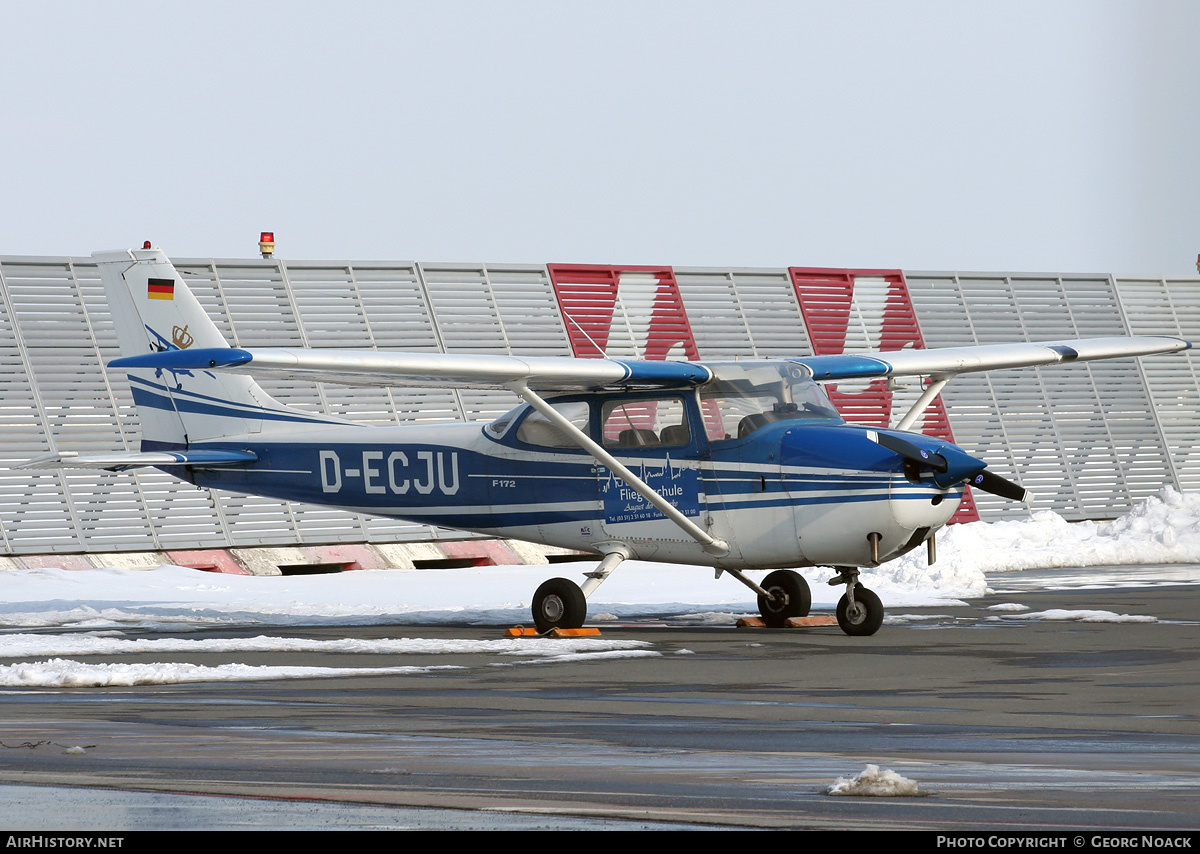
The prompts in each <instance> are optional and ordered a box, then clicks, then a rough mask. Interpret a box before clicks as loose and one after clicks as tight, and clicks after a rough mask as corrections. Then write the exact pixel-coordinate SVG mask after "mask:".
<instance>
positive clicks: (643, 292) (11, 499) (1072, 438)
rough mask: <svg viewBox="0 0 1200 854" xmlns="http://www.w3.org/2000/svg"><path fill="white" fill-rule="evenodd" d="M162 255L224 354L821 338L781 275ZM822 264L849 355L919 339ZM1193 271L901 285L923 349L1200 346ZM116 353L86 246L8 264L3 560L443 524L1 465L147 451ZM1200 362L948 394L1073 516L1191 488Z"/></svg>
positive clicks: (272, 387) (364, 398)
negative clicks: (1149, 340) (225, 347)
mask: <svg viewBox="0 0 1200 854" xmlns="http://www.w3.org/2000/svg"><path fill="white" fill-rule="evenodd" d="M176 266H177V269H179V271H180V273H181V275H183V276H184V277H185V279H186V280H187V281H188V283H189V285H190V287H191V288H192V290H193V292H194V293H195V294H196V296H197V298H198V299H199V300H200V302H201V304H202V305H203V306H204V307H205V309H206V311H207V312H208V313H209V315H210V316H211V317H212V318H213V319H214V321H215V322H216V323H217V326H218V328H219V329H221V331H222V332H223V333H224V334H225V335H226V337H227V338H228V339H229V340H230V342H231V343H232V344H234V345H235V346H246V347H255V346H311V347H371V346H374V347H378V348H381V349H389V350H399V351H408V352H423V351H424V352H438V351H441V350H443V349H446V350H456V351H458V352H504V353H513V354H517V355H522V354H525V355H568V354H570V353H572V352H580V353H582V354H585V355H595V354H596V350H597V348H596V347H595V346H591V344H590V342H589V338H588V335H583V334H581V331H580V330H581V327H582V328H583V329H584V330H588V329H590V330H591V332H590V334H591V335H593V336H595V337H596V338H597V339H598V340H599V341H600V345H601V346H600V349H603V348H605V347H607V348H608V349H609V352H610V354H611V355H614V356H626V357H650V358H664V357H669V358H683V357H688V358H699V357H700V356H701V355H702V356H703V357H704V358H706V359H716V358H747V357H753V356H758V357H762V356H780V357H783V356H793V355H802V354H805V353H808V352H811V351H812V348H811V347H810V342H809V337H808V333H807V330H806V328H805V325H804V323H803V322H802V320H801V317H802V315H801V312H800V305H799V303H798V301H797V294H796V291H795V289H794V287H793V284H792V283H793V280H792V274H791V272H790V271H786V270H765V269H764V270H743V269H736V270H728V269H698V268H689V269H681V270H671V269H670V268H623V267H608V266H605V267H600V266H588V265H552V266H550V267H544V266H538V265H503V266H484V265H455V264H436V265H425V266H424V267H419V266H418V265H416V264H413V263H383V262H379V263H375V262H371V263H358V262H355V263H348V262H347V263H329V262H295V263H283V262H280V261H214V260H205V259H200V260H184V261H179V262H176ZM826 272H827V273H828V274H830V275H831V276H833V278H837V276H836V275H835V274H841V275H845V276H850V277H851V279H853V280H854V282H853V284H854V287H855V290H856V293H855V294H854V297H853V300H852V301H851V304H850V306H849V308H848V309H847V310H846V312H844V317H843V316H841V315H838V312H840V311H842V307H840V306H834V308H835V309H836V311H834V313H833V315H830V316H831V317H833V321H835V322H832V326H833V327H838V329H834V332H835V333H839V332H840V334H841V336H842V339H841V340H842V345H843V346H845V347H846V348H847V349H861V348H863V347H877V346H880V345H883V346H887V345H889V344H891V345H893V346H894V345H897V344H901V343H904V341H900V340H892V338H895V335H892V333H896V334H900V336H901V338H904V340H905V341H907V340H916V339H914V338H913V335H912V331H913V330H908V331H904V330H899V331H898V327H895V323H896V319H895V312H894V310H893V309H894V306H893V304H892V303H893V301H894V296H895V295H894V294H893V293H892V291H893V290H894V285H893V282H892V279H890V278H889V276H891V275H893V273H894V271H883V272H877V273H875V274H871V273H869V272H868V273H863V272H860V271H826ZM556 276H559V279H558V280H556V278H555V277H556ZM831 281H832V280H831ZM842 281H849V280H842ZM835 284H836V283H835ZM1198 285H1200V281H1198V280H1196V279H1194V278H1178V279H1153V278H1150V279H1122V280H1121V281H1119V282H1113V281H1112V280H1110V279H1108V278H1105V277H1101V276H1058V275H1041V276H1035V275H1016V274H1012V275H1005V274H950V273H916V274H910V275H908V276H907V289H908V293H909V295H910V298H911V302H912V306H913V311H915V317H916V318H917V319H919V321H920V322H919V327H918V326H914V329H915V331H916V335H917V336H923V338H924V341H925V344H926V346H929V347H938V346H956V345H966V344H974V343H1004V342H1009V341H1014V340H1038V339H1053V338H1066V337H1076V336H1078V337H1089V336H1102V335H1114V334H1115V335H1122V334H1149V335H1155V334H1175V335H1181V336H1183V337H1187V338H1191V339H1200V287H1198ZM834 301H835V302H836V300H834ZM560 305H561V310H560ZM826 313H827V314H828V312H826ZM902 313H903V312H902ZM911 313H912V312H911V311H910V314H911ZM889 318H890V320H889ZM813 320H814V330H816V332H817V334H819V335H826V336H828V334H829V329H828V328H826V327H830V322H826V321H829V320H830V318H829V317H824V318H823V319H822V316H818V315H814V318H813ZM885 321H886V322H885ZM889 323H890V324H891V325H890V326H889ZM876 327H878V328H876ZM884 327H888V328H887V329H886V330H885V328H884ZM893 327H895V328H893ZM1127 329H1128V333H1127V332H1126V330H1127ZM885 333H886V334H885ZM888 335H892V338H889V337H888ZM905 336H907V338H906V337H905ZM834 337H836V334H835V336H834ZM876 337H877V338H878V341H876V340H874V338H876ZM589 347H590V349H591V352H590V353H589V352H587V351H588V349H589ZM116 355H117V345H116V340H115V334H114V330H113V327H112V322H111V317H110V316H109V309H108V305H107V301H106V299H105V297H104V294H103V289H102V288H101V285H100V281H99V277H98V273H97V270H96V268H95V265H94V264H93V263H92V262H91V260H90V259H69V258H11V257H8V258H0V401H2V402H0V410H2V411H0V430H2V431H3V435H4V442H3V444H2V445H0V548H3V549H4V551H5V553H8V554H30V553H45V552H55V551H57V552H77V551H85V550H109V549H112V550H127V549H151V548H153V549H173V548H189V547H207V546H221V545H234V546H238V545H266V544H272V545H274V544H287V543H320V542H352V541H361V540H363V539H372V540H375V541H379V542H386V541H389V540H391V541H398V540H405V539H417V538H428V537H432V536H437V531H436V529H431V528H428V527H427V526H422V525H413V524H410V523H405V522H396V521H393V520H387V519H374V518H367V517H360V516H357V515H354V514H349V513H345V512H342V511H337V510H329V509H326V508H319V507H312V506H305V505H296V504H284V503H280V502H277V501H272V500H269V499H262V498H247V497H240V496H236V495H230V494H227V493H221V492H208V491H206V490H198V489H195V488H194V487H191V486H190V485H188V484H184V483H180V482H178V481H175V480H173V479H171V478H169V477H168V476H166V475H165V474H162V473H160V472H156V471H140V472H138V473H136V474H133V473H125V474H120V475H110V474H103V473H94V472H74V471H72V472H69V473H68V472H51V473H47V472H28V471H12V470H10V469H8V468H6V467H5V465H6V463H12V462H17V461H21V460H25V459H28V458H29V457H32V456H34V455H36V454H39V453H42V452H45V451H48V450H78V451H103V450H118V449H134V448H136V447H137V443H138V438H139V430H138V421H137V415H136V412H135V410H134V409H133V407H132V401H131V394H130V390H129V386H128V383H127V381H126V379H125V377H124V376H123V375H121V374H119V373H113V372H107V371H104V370H103V369H102V368H101V367H100V366H101V364H102V363H104V362H107V361H108V360H110V359H112V358H114V357H115V356H116ZM1196 359H1197V357H1196V356H1194V355H1191V354H1187V355H1175V356H1166V357H1158V358H1151V359H1144V360H1141V361H1140V362H1136V363H1135V362H1132V361H1113V362H1094V363H1089V364H1086V365H1077V366H1068V367H1061V368H1048V369H1042V370H1023V371H1002V372H995V373H992V374H980V375H967V376H962V377H959V378H957V379H956V380H955V381H954V382H952V383H951V384H950V386H949V387H948V388H947V389H946V391H945V392H944V395H943V397H944V398H945V400H946V401H947V404H948V406H949V412H950V418H951V420H952V422H953V426H954V429H955V440H956V441H957V442H958V443H959V444H961V445H963V447H965V448H966V449H967V450H968V451H971V452H973V453H976V454H977V455H979V456H981V457H983V458H984V459H987V460H988V461H989V462H990V463H991V465H992V467H993V468H994V470H996V471H997V472H998V473H1000V474H1003V475H1006V476H1009V477H1013V478H1015V479H1018V480H1020V481H1021V482H1022V483H1024V484H1025V485H1026V486H1028V487H1029V488H1030V489H1032V490H1033V491H1034V492H1035V493H1037V494H1039V496H1040V500H1039V503H1038V504H1037V505H1036V506H1037V507H1053V508H1055V509H1057V510H1059V511H1060V512H1063V513H1064V515H1067V516H1068V517H1069V518H1082V517H1085V516H1091V517H1105V516H1112V515H1114V514H1116V513H1117V512H1120V511H1121V510H1122V509H1124V508H1125V507H1128V506H1129V504H1130V503H1131V502H1133V501H1136V500H1138V499H1140V498H1141V497H1144V496H1146V495H1148V494H1150V493H1151V492H1153V491H1154V490H1156V489H1158V488H1159V487H1160V486H1161V485H1162V484H1164V483H1174V484H1177V485H1179V486H1181V487H1182V488H1185V489H1197V488H1200V450H1197V448H1198V446H1200V442H1198V441H1197V436H1198V434H1200V364H1198V363H1197V361H1196ZM263 385H264V387H267V388H268V390H269V391H270V392H271V393H273V394H275V395H276V396H277V397H279V398H280V399H281V400H283V401H284V402H286V403H289V404H291V405H295V406H300V407H303V408H305V409H308V410H310V411H323V412H329V413H332V414H336V415H339V416H341V417H344V418H348V419H351V420H355V421H359V422H364V423H393V422H400V423H408V422H412V421H429V420H458V419H461V418H462V417H464V416H466V417H489V416H491V415H493V414H495V413H498V412H500V411H503V410H507V409H508V408H509V407H510V406H511V405H512V402H513V401H512V398H511V396H510V395H507V394H503V393H498V392H497V393H492V392H471V393H460V392H455V391H453V390H442V391H439V390H428V389H416V390H412V389H373V388H357V387H356V388H344V387H338V386H332V385H328V386H319V385H314V384H311V383H299V382H295V383H284V382H276V383H266V382H264V383H263ZM916 390H917V389H915V388H913V389H909V390H908V391H907V392H896V391H894V390H888V391H887V394H890V395H891V401H892V403H891V409H892V411H893V413H895V411H896V410H897V408H898V407H900V406H901V405H902V403H898V401H899V400H900V399H901V398H902V397H903V396H904V394H906V393H907V394H909V395H910V396H911V395H912V394H915V391H916ZM880 412H882V409H880ZM929 424H930V422H929V420H928V419H927V420H926V422H925V424H924V428H925V429H926V430H927V431H928V429H929ZM1164 436H1165V441H1164ZM979 503H980V509H981V510H982V511H983V513H984V515H985V516H986V517H988V518H998V517H1004V516H1017V515H1023V514H1024V513H1025V512H1026V511H1025V509H1024V508H1023V507H1022V506H1021V505H1016V504H1013V503H1012V502H1007V501H1003V500H1001V499H997V498H994V497H992V496H989V495H981V496H979Z"/></svg>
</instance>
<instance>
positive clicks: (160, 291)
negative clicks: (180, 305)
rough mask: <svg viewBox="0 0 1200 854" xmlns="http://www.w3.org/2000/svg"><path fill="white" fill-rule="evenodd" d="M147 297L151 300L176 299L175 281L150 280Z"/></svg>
mask: <svg viewBox="0 0 1200 854" xmlns="http://www.w3.org/2000/svg"><path fill="white" fill-rule="evenodd" d="M146 296H148V297H150V299H175V280H174V279H150V280H149V284H148V285H147V293H146Z"/></svg>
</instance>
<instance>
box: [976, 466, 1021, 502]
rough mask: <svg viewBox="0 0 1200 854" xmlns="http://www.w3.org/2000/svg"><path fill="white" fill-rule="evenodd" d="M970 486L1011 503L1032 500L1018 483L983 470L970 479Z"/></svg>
mask: <svg viewBox="0 0 1200 854" xmlns="http://www.w3.org/2000/svg"><path fill="white" fill-rule="evenodd" d="M971 486H973V487H975V488H976V489H982V490H983V491H984V492H990V493H992V495H999V496H1000V497H1001V498H1008V499H1010V500H1012V501H1032V500H1033V493H1032V492H1029V491H1028V490H1026V489H1025V487H1023V486H1021V485H1020V484H1018V483H1013V482H1012V481H1011V480H1007V479H1005V478H1003V477H1001V476H1000V475H998V474H992V473H991V472H990V471H988V470H987V469H984V470H983V471H981V472H980V473H979V474H977V475H975V476H974V477H973V478H971Z"/></svg>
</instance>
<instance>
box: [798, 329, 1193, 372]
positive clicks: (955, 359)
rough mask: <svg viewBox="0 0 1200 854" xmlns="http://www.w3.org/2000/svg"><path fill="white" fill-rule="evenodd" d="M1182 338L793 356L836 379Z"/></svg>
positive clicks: (1121, 352)
mask: <svg viewBox="0 0 1200 854" xmlns="http://www.w3.org/2000/svg"><path fill="white" fill-rule="evenodd" d="M1191 346H1192V345H1191V343H1190V342H1188V341H1185V340H1184V339H1182V338H1170V337H1150V336H1145V337H1140V338H1080V339H1077V340H1073V341H1044V342H1040V343H1029V344H980V345H977V346H973V347H946V348H943V349H939V350H894V351H892V352H887V353H844V354H839V355H836V356H806V357H803V358H797V359H793V360H792V361H795V362H800V363H801V364H803V365H805V366H807V367H808V369H809V370H811V371H812V372H813V379H816V380H819V381H821V382H824V381H827V380H829V381H837V380H848V379H873V378H876V377H899V376H927V377H933V378H934V379H942V378H949V377H953V376H955V375H957V374H965V373H970V372H973V371H995V370H1001V369H1004V368H1029V367H1034V366H1037V365H1055V364H1059V363H1062V362H1087V361H1091V360H1093V359H1121V358H1129V357H1132V356H1153V355H1157V354H1159V353H1174V352H1177V351H1179V350H1187V349H1189V348H1190V347H1191Z"/></svg>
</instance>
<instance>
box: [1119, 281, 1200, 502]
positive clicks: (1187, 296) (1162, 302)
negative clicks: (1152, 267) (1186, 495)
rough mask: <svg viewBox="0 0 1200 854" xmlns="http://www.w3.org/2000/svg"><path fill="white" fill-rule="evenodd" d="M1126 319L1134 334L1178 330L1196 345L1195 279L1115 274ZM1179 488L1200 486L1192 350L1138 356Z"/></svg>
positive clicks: (1198, 303) (1199, 317)
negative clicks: (1133, 277) (1117, 277)
mask: <svg viewBox="0 0 1200 854" xmlns="http://www.w3.org/2000/svg"><path fill="white" fill-rule="evenodd" d="M1116 287H1117V293H1118V294H1119V295H1120V298H1121V308H1122V310H1123V311H1124V316H1125V321H1126V323H1128V324H1129V330H1130V332H1131V333H1132V334H1134V335H1178V336H1180V337H1182V338H1186V339H1188V340H1189V341H1191V342H1193V344H1194V345H1197V346H1200V281H1197V280H1195V279H1166V278H1161V279H1118V280H1117V281H1116ZM1138 370H1139V372H1140V374H1141V376H1142V378H1143V380H1144V382H1145V386H1146V388H1147V390H1148V392H1149V395H1150V400H1151V401H1152V402H1153V410H1154V413H1155V415H1156V417H1157V422H1158V425H1159V429H1160V430H1161V431H1162V434H1163V437H1164V439H1165V441H1166V444H1167V448H1168V453H1169V455H1170V460H1171V468H1172V471H1173V473H1174V475H1175V480H1176V482H1177V483H1178V485H1179V488H1180V489H1183V490H1197V489H1200V355H1197V352H1196V351H1195V350H1190V351H1188V352H1186V353H1182V354H1176V355H1172V356H1155V357H1152V358H1147V359H1141V360H1139V363H1138Z"/></svg>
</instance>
